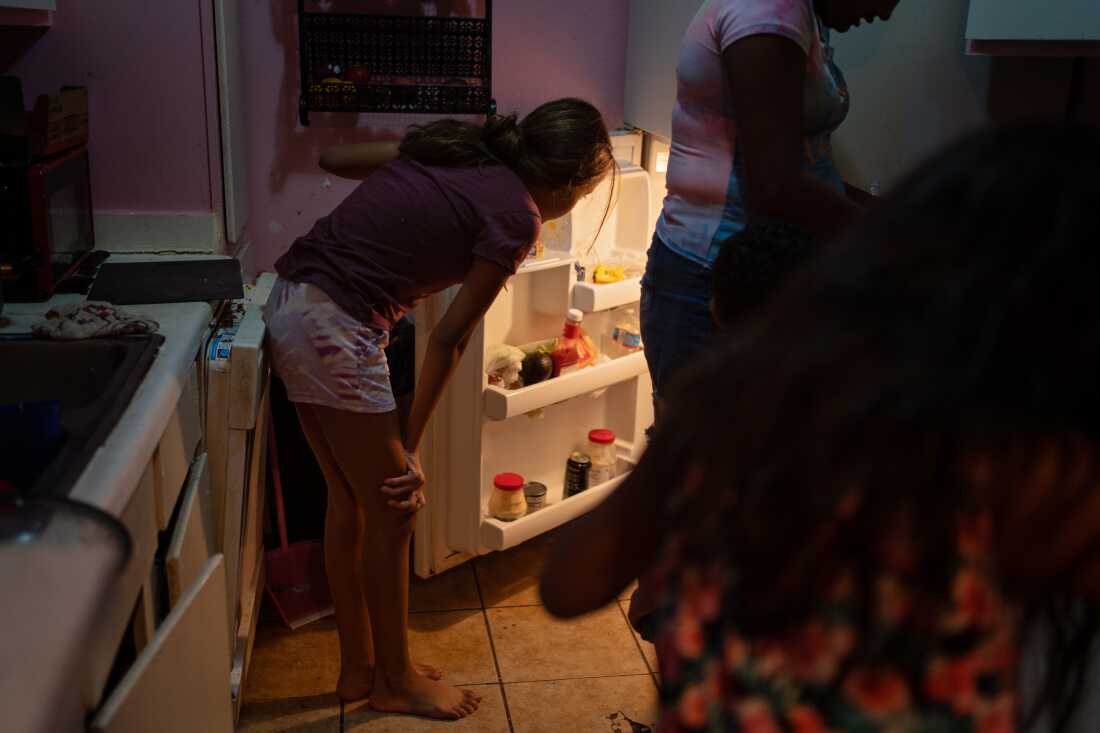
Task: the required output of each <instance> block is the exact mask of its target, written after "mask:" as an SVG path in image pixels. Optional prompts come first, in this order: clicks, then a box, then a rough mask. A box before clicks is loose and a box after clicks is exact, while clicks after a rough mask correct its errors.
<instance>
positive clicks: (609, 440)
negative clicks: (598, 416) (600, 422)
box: [588, 428, 619, 486]
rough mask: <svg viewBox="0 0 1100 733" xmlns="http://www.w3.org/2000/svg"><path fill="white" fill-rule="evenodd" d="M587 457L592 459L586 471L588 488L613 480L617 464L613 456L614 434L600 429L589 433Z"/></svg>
mask: <svg viewBox="0 0 1100 733" xmlns="http://www.w3.org/2000/svg"><path fill="white" fill-rule="evenodd" d="M588 455H589V457H590V458H591V459H592V468H590V469H589V471H588V484H589V486H599V485H600V484H604V483H607V482H608V481H610V480H611V479H613V478H615V468H616V466H617V465H618V462H619V459H618V456H616V455H615V433H613V432H612V431H610V430H606V429H602V428H601V429H597V430H591V431H589V433H588Z"/></svg>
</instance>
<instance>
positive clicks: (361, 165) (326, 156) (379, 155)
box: [320, 140, 400, 180]
mask: <svg viewBox="0 0 1100 733" xmlns="http://www.w3.org/2000/svg"><path fill="white" fill-rule="evenodd" d="M399 144H400V143H398V142H396V141H392V140H391V141H386V142H374V143H354V144H351V145H333V146H332V147H329V148H325V150H324V151H323V152H322V153H321V160H320V166H321V168H323V169H324V170H325V171H327V172H329V173H331V174H332V175H334V176H340V177H341V178H354V179H357V180H361V179H363V178H366V177H367V176H369V175H370V174H371V173H374V171H376V170H378V168H379V167H380V166H382V165H384V164H386V163H388V162H389V161H391V160H393V159H394V158H396V157H397V147H398V145H399Z"/></svg>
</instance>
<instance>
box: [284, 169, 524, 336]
mask: <svg viewBox="0 0 1100 733" xmlns="http://www.w3.org/2000/svg"><path fill="white" fill-rule="evenodd" d="M541 224H542V219H541V217H540V214H539V210H538V207H537V206H536V205H535V202H534V201H533V200H532V199H531V195H530V194H529V193H528V192H527V188H526V187H525V186H524V185H523V182H522V181H521V180H520V179H519V177H518V176H517V175H516V174H515V173H513V172H512V171H511V170H510V169H508V168H506V167H505V166H499V165H498V166H481V167H473V168H443V167H436V166H426V165H421V164H420V163H416V162H414V161H411V160H408V159H406V158H398V159H396V160H393V161H391V162H389V163H387V164H386V165H384V166H382V167H381V168H379V169H378V170H376V171H375V172H374V173H372V174H371V175H370V176H369V177H368V178H367V179H366V180H365V181H363V183H362V184H360V185H359V187H358V188H356V189H355V190H354V191H352V193H351V195H350V196H348V197H347V198H346V199H344V201H343V202H342V203H341V204H340V205H339V206H337V207H336V210H335V211H333V212H332V213H331V214H329V215H328V216H326V217H324V218H322V219H320V220H319V221H318V222H317V223H316V224H314V225H313V229H312V230H310V232H309V234H307V235H305V236H304V237H299V238H298V240H297V241H295V242H294V244H292V245H291V246H290V249H289V250H288V251H287V253H286V254H285V255H283V256H282V257H280V258H279V260H278V261H277V262H276V263H275V271H276V272H277V273H278V274H279V276H280V277H283V278H286V279H287V280H292V281H294V282H302V283H310V284H312V285H316V286H317V287H319V288H320V289H321V290H323V291H324V292H325V294H326V295H328V297H330V298H332V300H333V302H335V303H336V304H337V305H338V306H340V307H341V308H342V309H344V310H345V311H347V312H348V313H349V314H351V315H352V316H353V317H355V318H356V319H357V320H359V321H361V322H362V323H365V324H368V325H371V326H375V327H377V328H384V329H389V328H390V327H391V326H392V325H393V324H394V323H396V322H397V321H398V320H400V318H401V316H402V315H403V314H404V313H405V311H407V310H409V309H411V308H413V307H414V306H416V304H417V303H418V302H420V301H421V300H423V299H424V298H425V297H427V296H429V295H431V294H433V293H437V292H439V291H440V290H443V289H445V288H447V287H450V286H451V285H456V284H458V283H460V282H462V281H463V280H464V279H465V277H466V274H467V273H468V272H469V270H470V266H471V265H473V263H474V257H482V258H484V259H486V260H489V261H490V262H493V263H495V264H497V265H500V266H501V267H502V268H504V269H505V270H507V271H508V272H511V273H515V272H516V270H517V269H518V268H519V266H520V264H521V263H522V262H523V260H524V258H526V257H527V253H528V251H529V250H530V249H531V245H532V244H533V243H534V242H535V240H536V239H538V236H539V228H540V226H541Z"/></svg>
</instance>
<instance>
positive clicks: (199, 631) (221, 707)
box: [89, 555, 233, 733]
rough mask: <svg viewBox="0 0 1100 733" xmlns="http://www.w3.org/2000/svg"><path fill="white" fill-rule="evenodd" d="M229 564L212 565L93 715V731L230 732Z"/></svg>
mask: <svg viewBox="0 0 1100 733" xmlns="http://www.w3.org/2000/svg"><path fill="white" fill-rule="evenodd" d="M228 634H229V630H228V628H227V627H226V623H225V564H224V562H223V560H222V556H221V555H215V556H214V557H213V558H211V559H210V560H208V561H207V563H206V566H205V567H204V568H203V571H202V573H201V574H200V575H199V577H198V579H197V580H196V582H195V583H194V585H192V586H191V587H190V588H188V589H187V591H186V592H185V593H184V595H183V597H182V598H181V599H180V602H179V604H178V605H177V606H176V607H175V608H174V609H172V612H171V613H170V614H168V618H167V619H165V621H164V623H163V624H162V625H161V627H160V629H159V630H158V631H157V633H156V635H155V636H154V637H153V640H152V641H151V642H150V644H149V646H148V647H146V648H145V650H144V651H142V653H141V654H140V655H138V658H137V660H136V661H135V662H134V664H133V666H132V667H130V671H129V672H127V673H126V676H125V677H123V678H122V681H121V682H119V684H118V687H117V688H116V689H115V691H114V692H113V693H111V696H110V697H109V698H108V699H107V701H106V702H105V703H104V704H103V707H102V708H101V709H100V710H99V712H98V713H97V714H96V715H95V717H94V718H93V720H92V722H91V725H90V726H89V730H91V731H94V732H95V733H147V732H148V731H157V733H194V731H203V733H231V731H232V730H233V707H232V703H231V702H230V699H229V665H230V661H229V653H228V648H227V645H226V637H227V636H228Z"/></svg>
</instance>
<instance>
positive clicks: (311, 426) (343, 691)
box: [295, 404, 374, 701]
mask: <svg viewBox="0 0 1100 733" xmlns="http://www.w3.org/2000/svg"><path fill="white" fill-rule="evenodd" d="M295 407H296V408H297V410H298V419H299V421H300V422H301V424H302V431H303V432H304V433H305V435H306V438H307V439H308V440H309V445H310V447H311V448H312V449H313V455H314V456H315V457H316V458H317V464H318V465H319V466H320V467H321V472H322V473H323V474H324V476H325V484H327V486H328V505H327V508H326V511H325V572H326V573H327V574H328V582H329V589H330V590H331V591H332V605H333V608H334V609H335V611H336V629H337V631H338V632H339V634H340V680H339V682H337V684H336V694H337V695H339V696H340V698H341V699H343V700H349V701H350V700H360V699H362V698H364V697H367V696H368V695H370V692H371V686H372V684H373V682H374V645H373V641H372V638H371V631H370V616H369V615H368V611H367V603H366V599H365V598H364V597H363V593H362V583H363V580H362V577H363V562H362V557H363V534H364V519H363V513H362V511H361V510H360V507H359V504H358V502H356V500H355V494H354V493H353V492H352V490H351V487H350V486H348V485H347V482H346V481H345V480H344V478H343V476H342V475H341V473H340V469H339V467H338V466H337V464H336V459H335V458H334V457H333V455H332V451H330V450H329V448H328V445H327V444H326V443H325V438H324V433H323V432H322V430H321V427H320V424H319V423H318V420H317V417H316V415H315V414H314V412H313V406H312V405H307V404H296V405H295Z"/></svg>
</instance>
